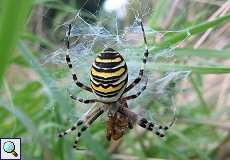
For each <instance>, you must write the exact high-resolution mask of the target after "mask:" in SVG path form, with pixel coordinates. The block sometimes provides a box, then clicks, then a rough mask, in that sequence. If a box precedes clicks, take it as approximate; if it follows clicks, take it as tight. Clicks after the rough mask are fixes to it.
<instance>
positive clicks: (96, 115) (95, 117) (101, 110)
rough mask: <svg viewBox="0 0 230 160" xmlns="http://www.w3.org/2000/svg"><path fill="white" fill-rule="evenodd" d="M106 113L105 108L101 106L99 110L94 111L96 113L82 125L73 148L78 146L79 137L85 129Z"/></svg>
mask: <svg viewBox="0 0 230 160" xmlns="http://www.w3.org/2000/svg"><path fill="white" fill-rule="evenodd" d="M103 113H104V109H102V108H99V110H97V112H94V114H93V115H92V116H91V117H90V118H89V119H88V120H87V121H86V122H85V123H84V125H83V126H82V127H81V129H80V130H79V131H78V133H77V137H76V139H75V141H74V145H73V148H77V144H78V142H79V139H80V137H81V135H82V133H83V132H84V131H86V129H88V128H89V127H90V125H91V124H92V123H93V122H94V121H95V120H96V119H97V118H98V117H100V116H101V115H102V114H103Z"/></svg>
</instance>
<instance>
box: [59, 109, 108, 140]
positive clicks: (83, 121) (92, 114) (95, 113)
mask: <svg viewBox="0 0 230 160" xmlns="http://www.w3.org/2000/svg"><path fill="white" fill-rule="evenodd" d="M92 108H94V106H93V107H92ZM92 108H90V109H89V110H88V111H87V112H86V113H85V114H84V115H83V116H82V117H81V118H80V119H79V120H78V121H77V122H76V123H75V124H74V125H73V126H72V127H71V128H69V129H67V130H65V131H64V132H62V133H60V134H59V135H58V136H59V137H60V138H61V137H63V136H65V135H67V134H69V133H71V132H72V131H74V130H76V129H77V128H78V127H80V126H82V127H81V128H80V133H78V135H80V134H81V132H83V131H85V130H86V126H89V125H90V124H91V123H92V122H93V121H95V120H96V118H98V117H99V116H100V115H101V114H102V113H103V112H104V110H103V108H102V107H99V108H96V109H93V110H92ZM99 113H100V114H99ZM79 137H80V136H79Z"/></svg>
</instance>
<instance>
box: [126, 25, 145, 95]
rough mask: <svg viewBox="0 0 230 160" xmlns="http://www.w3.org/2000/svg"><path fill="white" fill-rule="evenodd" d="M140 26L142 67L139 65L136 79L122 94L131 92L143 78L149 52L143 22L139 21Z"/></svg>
mask: <svg viewBox="0 0 230 160" xmlns="http://www.w3.org/2000/svg"><path fill="white" fill-rule="evenodd" d="M140 24H141V30H142V34H143V38H144V44H145V52H144V57H143V61H142V65H141V69H140V71H139V75H138V77H137V78H136V79H135V80H134V81H133V82H132V83H131V84H130V85H129V86H128V87H127V88H126V89H125V91H124V93H126V92H128V91H129V90H131V89H132V88H133V87H134V86H136V85H137V84H138V83H139V82H140V81H141V80H142V78H143V77H144V69H145V64H146V62H147V60H148V55H149V50H148V44H147V40H146V35H145V30H144V26H143V22H142V21H140Z"/></svg>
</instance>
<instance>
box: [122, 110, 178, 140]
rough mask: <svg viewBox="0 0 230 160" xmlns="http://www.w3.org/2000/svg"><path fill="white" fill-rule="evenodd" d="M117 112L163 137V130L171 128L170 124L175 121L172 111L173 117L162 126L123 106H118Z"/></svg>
mask: <svg viewBox="0 0 230 160" xmlns="http://www.w3.org/2000/svg"><path fill="white" fill-rule="evenodd" d="M118 112H120V113H121V114H124V115H126V116H127V117H129V119H130V121H131V122H133V123H137V124H138V125H139V126H141V127H142V128H145V129H147V130H148V131H151V132H153V133H154V134H156V135H157V136H159V137H164V136H165V131H167V130H168V129H169V128H171V127H172V125H173V124H174V123H175V121H176V117H175V113H174V117H173V120H172V122H171V123H170V124H169V125H166V126H162V125H160V124H157V123H154V122H149V121H148V120H146V119H145V118H143V117H141V116H140V115H138V114H136V113H134V112H132V111H130V110H129V109H128V108H124V107H122V108H119V110H118Z"/></svg>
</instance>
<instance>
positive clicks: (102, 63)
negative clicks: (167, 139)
mask: <svg viewBox="0 0 230 160" xmlns="http://www.w3.org/2000/svg"><path fill="white" fill-rule="evenodd" d="M140 26H141V29H142V33H143V38H144V44H145V51H144V58H143V63H142V66H141V68H140V71H139V75H138V77H137V78H136V79H135V80H134V81H133V82H131V83H130V84H129V85H127V84H128V68H127V65H126V62H125V60H124V59H123V57H122V56H121V54H120V53H119V52H117V51H115V50H114V49H112V48H106V49H105V50H103V51H102V52H101V53H100V54H99V55H98V56H97V57H96V59H95V61H94V62H93V64H92V67H91V73H90V81H91V86H90V87H89V86H87V85H84V84H83V83H81V82H80V81H79V80H78V78H77V75H76V74H75V72H74V71H73V65H72V62H71V59H70V55H69V49H70V34H71V27H72V26H71V24H69V25H68V31H67V34H66V47H67V51H66V62H67V64H68V67H69V69H70V71H71V73H72V77H73V80H74V82H75V84H76V85H77V86H78V87H80V88H82V89H84V90H86V91H88V92H91V93H94V94H95V96H96V99H82V98H79V97H76V96H74V95H72V94H71V93H70V92H69V95H70V97H71V98H72V99H73V100H77V101H79V102H82V103H95V102H101V103H102V104H103V105H102V106H101V107H99V108H92V109H90V110H89V111H88V112H86V113H85V114H84V115H83V116H82V117H81V118H80V119H79V120H78V121H77V122H76V124H74V126H73V127H72V128H70V129H67V130H66V131H64V132H62V133H60V134H59V137H63V136H64V135H66V134H68V133H70V132H72V131H74V130H76V129H77V128H79V127H80V128H79V130H78V133H77V136H76V140H75V142H74V146H73V147H74V148H77V144H78V141H79V139H80V137H81V135H82V133H83V132H84V131H85V130H87V129H88V128H89V127H90V125H91V124H92V123H93V122H94V121H95V120H96V119H97V118H98V117H99V116H101V115H102V114H103V113H104V112H106V113H107V114H108V121H107V135H106V137H107V139H108V140H110V139H111V138H112V139H113V140H118V139H119V138H121V137H122V136H123V135H124V134H125V133H126V132H127V131H128V130H129V129H131V128H132V127H133V125H134V124H138V125H139V126H141V127H143V128H145V129H147V130H149V131H151V132H153V133H154V134H156V135H158V136H159V137H164V136H165V131H166V130H168V129H169V128H170V127H171V126H172V124H173V123H174V121H175V116H174V119H173V121H172V122H171V123H170V124H169V125H168V126H161V125H159V124H156V123H153V122H149V121H148V120H147V119H145V118H144V117H141V116H140V115H138V114H136V113H134V112H132V111H131V110H129V109H128V105H127V101H128V100H131V99H134V98H137V97H138V96H139V95H140V94H141V93H142V92H143V91H144V90H145V89H146V86H147V81H146V82H145V85H144V86H143V87H142V88H141V89H140V90H139V91H138V92H137V93H136V94H133V95H128V96H123V95H124V93H127V92H128V91H130V90H131V89H132V88H133V87H134V86H136V85H137V84H138V83H139V82H140V81H141V80H142V79H143V76H144V66H145V64H146V62H147V59H148V54H149V51H148V47H147V41H146V36H145V32H144V27H143V23H142V21H140Z"/></svg>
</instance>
